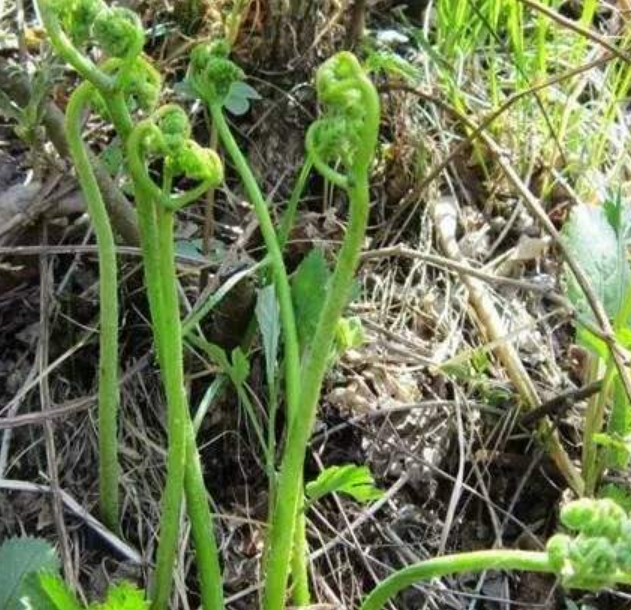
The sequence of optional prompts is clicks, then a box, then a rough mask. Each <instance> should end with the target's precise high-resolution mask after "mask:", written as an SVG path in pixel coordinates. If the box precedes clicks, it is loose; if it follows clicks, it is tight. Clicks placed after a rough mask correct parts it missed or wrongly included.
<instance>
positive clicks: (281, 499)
mask: <svg viewBox="0 0 631 610" xmlns="http://www.w3.org/2000/svg"><path fill="white" fill-rule="evenodd" d="M316 86H317V91H318V97H319V99H320V101H321V103H322V104H323V106H324V109H325V116H324V118H323V119H321V120H320V121H317V122H316V123H315V124H314V125H313V126H312V127H311V128H310V130H309V132H308V135H307V150H308V153H309V155H310V159H311V161H312V162H313V164H314V166H315V168H316V169H317V170H318V171H319V172H320V173H322V174H323V175H324V176H325V177H326V178H327V179H329V180H331V181H332V182H333V183H334V184H336V185H337V186H339V187H340V188H343V189H344V190H346V191H347V193H348V198H349V204H350V219H349V223H348V227H347V231H346V237H345V239H344V243H343V245H342V248H341V250H340V252H339V254H338V260H337V264H336V267H335V271H334V273H333V276H332V278H331V280H330V284H329V286H328V287H327V297H326V299H325V302H324V306H323V308H322V311H321V313H320V316H319V320H318V324H317V327H316V331H315V335H314V337H313V339H312V342H311V345H310V346H309V348H308V349H307V353H306V356H305V361H304V364H303V367H302V373H301V383H300V387H301V393H300V417H297V418H294V419H293V420H292V421H291V422H290V426H289V433H288V437H287V442H286V447H285V451H284V454H283V459H282V463H281V470H280V476H279V480H278V492H277V498H278V499H277V501H276V506H275V508H274V511H273V516H272V525H271V532H270V540H269V552H268V564H267V578H266V582H265V592H264V598H263V607H264V608H265V610H281V609H282V608H283V607H284V603H285V592H286V588H287V580H288V566H289V563H290V558H291V555H292V538H293V536H294V532H295V529H296V520H297V518H298V510H299V507H300V506H301V499H302V498H303V472H302V471H303V466H304V459H305V453H306V449H307V444H308V442H309V438H310V436H311V431H312V428H313V424H314V422H315V417H316V412H317V406H318V402H319V398H320V391H321V388H322V382H323V379H324V375H325V372H326V369H327V364H328V361H329V354H330V349H331V345H332V342H333V340H334V336H335V329H336V326H337V323H338V321H339V319H340V317H341V315H342V313H343V310H344V308H345V307H346V304H347V302H348V298H349V294H350V290H351V286H352V281H353V276H354V274H355V270H356V268H357V265H358V262H359V255H360V252H361V247H362V242H363V239H364V235H365V232H366V226H367V222H368V207H369V192H368V189H369V185H368V178H369V171H370V166H371V164H372V160H373V157H374V154H375V149H376V146H377V137H378V131H379V121H380V108H379V97H378V94H377V92H376V90H375V87H374V85H373V84H372V82H371V81H370V79H369V78H368V77H367V76H366V74H365V73H364V71H363V69H362V68H361V66H360V65H359V62H358V61H357V59H356V58H355V56H354V55H352V54H351V53H339V54H337V55H335V56H333V57H332V58H331V59H329V60H328V61H327V62H325V63H324V64H323V65H322V66H321V67H320V69H319V70H318V74H317V79H316ZM336 159H337V160H339V162H340V163H341V164H342V165H343V167H344V169H345V173H344V174H342V173H340V172H338V170H337V169H335V168H334V167H332V166H331V162H332V161H334V160H336ZM297 559H298V561H304V558H297Z"/></svg>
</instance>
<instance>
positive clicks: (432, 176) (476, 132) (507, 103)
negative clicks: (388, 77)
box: [386, 53, 615, 241]
mask: <svg viewBox="0 0 631 610" xmlns="http://www.w3.org/2000/svg"><path fill="white" fill-rule="evenodd" d="M614 58H615V55H614V54H613V53H607V54H606V55H603V56H602V57H599V58H597V59H595V60H593V61H590V62H588V63H586V64H583V65H582V66H578V67H576V68H573V69H572V70H568V71H567V72H563V74H559V75H557V76H553V77H551V78H549V79H547V80H545V81H542V82H541V83H538V84H536V85H533V86H532V87H529V88H528V89H524V90H522V91H517V92H516V93H514V94H513V95H511V96H509V97H508V98H506V100H504V102H503V103H502V104H501V105H500V106H498V107H497V108H496V109H495V110H492V111H491V112H489V113H488V114H487V115H486V116H484V117H483V118H482V121H480V123H479V124H477V125H476V124H474V123H473V122H472V121H471V120H470V119H469V118H468V117H466V116H464V115H463V114H462V113H460V112H459V111H458V110H456V108H454V107H453V106H451V105H450V104H449V103H448V102H445V101H444V100H442V99H440V98H438V97H435V96H433V95H431V94H430V93H428V92H427V91H424V90H423V89H419V88H416V87H412V86H410V85H404V84H399V83H397V84H389V85H388V86H387V87H386V90H392V91H395V90H396V91H405V92H406V93H412V94H414V95H416V96H417V97H419V98H421V99H424V100H426V101H429V102H430V103H432V104H436V105H437V106H439V107H440V108H442V109H443V110H444V111H446V112H448V113H449V114H451V115H452V116H454V117H455V118H456V119H458V120H459V121H462V122H464V123H465V124H466V125H467V126H468V127H469V128H470V129H471V133H469V134H467V137H466V138H465V139H464V140H462V141H461V142H460V143H459V144H457V145H456V146H455V147H454V148H453V150H452V151H451V152H450V153H449V154H448V155H447V157H445V158H444V159H443V160H442V161H439V162H438V164H437V165H435V166H434V167H433V168H431V169H430V170H429V172H428V173H427V175H426V176H425V177H424V178H423V180H422V181H421V182H420V183H419V184H418V185H417V186H415V188H414V192H413V194H412V198H413V199H416V202H415V203H414V206H413V208H412V210H411V212H410V214H409V215H408V219H407V220H406V221H405V222H404V223H403V225H402V226H400V227H399V229H398V232H397V235H396V237H395V239H394V241H398V238H399V236H400V235H401V234H402V233H403V231H404V230H405V228H406V227H407V225H408V223H409V222H410V219H411V218H412V217H413V216H414V213H415V212H416V210H417V209H418V207H419V205H420V200H419V197H420V195H421V193H423V192H424V191H425V189H426V188H427V187H428V186H429V185H430V184H431V183H432V182H433V181H434V180H436V178H438V176H440V174H442V172H443V171H445V170H446V169H447V168H448V167H449V165H450V164H451V163H452V162H453V161H454V159H455V158H456V157H458V155H461V154H462V153H463V152H465V151H466V150H467V148H468V147H469V146H470V145H471V143H473V142H474V141H475V140H477V139H478V138H479V137H480V134H481V133H482V132H483V131H484V130H486V129H487V128H488V127H490V126H491V125H492V124H493V123H494V122H495V121H496V120H497V119H498V118H499V117H501V116H502V115H503V114H504V113H506V112H508V110H510V108H511V107H512V106H514V105H515V104H516V103H517V102H518V101H519V100H521V99H523V98H525V97H528V96H529V95H532V94H534V93H537V92H539V91H541V90H543V89H547V88H549V87H553V86H554V85H558V84H559V83H562V82H564V81H566V80H569V79H571V78H574V77H575V76H580V75H581V74H584V73H586V72H589V71H590V70H593V69H594V68H598V67H600V66H604V65H605V64H607V63H609V62H610V61H611V60H612V59H614ZM407 208H408V206H406V205H403V206H401V208H400V209H399V210H398V211H397V213H396V214H395V215H394V216H393V218H392V219H391V220H390V222H389V225H390V226H395V224H396V221H397V220H398V219H399V218H400V217H401V215H402V214H403V213H405V211H406V210H407Z"/></svg>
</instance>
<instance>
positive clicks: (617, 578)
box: [360, 499, 631, 610]
mask: <svg viewBox="0 0 631 610" xmlns="http://www.w3.org/2000/svg"><path fill="white" fill-rule="evenodd" d="M561 522H562V523H563V524H564V525H565V526H566V527H567V528H568V529H570V530H573V531H574V532H575V535H573V536H568V535H565V534H557V535H555V536H552V538H550V540H548V544H547V546H546V550H545V551H541V552H533V551H518V550H506V549H497V550H489V551H473V552H470V553H457V554H455V555H446V556H444V557H436V558H433V559H428V560H427V561H422V562H420V563H418V564H416V565H412V566H409V567H407V568H404V569H402V570H399V571H398V572H395V573H394V574H392V575H391V576H390V577H388V578H386V580H384V581H383V582H381V583H379V584H378V585H377V587H376V588H375V589H373V591H372V592H371V593H370V594H369V595H368V597H366V598H365V599H364V601H363V603H362V604H361V606H360V610H381V608H383V607H384V606H385V605H386V604H387V603H388V601H390V600H391V599H392V598H393V597H394V596H395V595H397V594H398V593H399V592H401V591H402V590H403V589H406V588H407V587H411V586H412V585H415V584H418V583H420V582H423V581H428V580H431V579H432V578H439V577H441V576H446V575H450V574H459V573H463V572H468V573H471V572H473V573H476V572H484V571H485V570H523V571H529V572H547V573H550V574H555V575H556V576H558V577H559V579H560V580H561V584H562V585H563V586H564V587H566V588H568V589H584V590H589V591H595V590H599V589H603V588H605V587H611V586H614V585H616V584H626V585H628V584H631V519H630V518H629V516H628V515H627V514H626V512H625V511H624V510H623V509H622V508H621V507H620V506H619V505H618V504H616V503H615V502H613V501H612V500H608V499H603V500H590V499H583V500H577V501H575V502H571V503H570V504H568V505H567V506H565V507H564V508H562V509H561Z"/></svg>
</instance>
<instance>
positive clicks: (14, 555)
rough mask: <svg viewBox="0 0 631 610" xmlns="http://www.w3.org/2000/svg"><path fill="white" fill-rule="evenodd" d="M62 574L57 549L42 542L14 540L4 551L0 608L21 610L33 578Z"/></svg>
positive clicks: (1, 551)
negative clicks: (41, 574)
mask: <svg viewBox="0 0 631 610" xmlns="http://www.w3.org/2000/svg"><path fill="white" fill-rule="evenodd" d="M42 570H46V571H49V572H56V571H58V570H59V559H58V558H57V554H56V552H55V549H54V548H53V547H52V546H51V545H50V544H48V542H46V541H45V540H41V539H39V538H12V539H10V540H7V541H5V542H4V543H3V544H2V546H1V547H0V608H2V610H19V608H20V604H19V599H20V596H21V593H22V591H21V589H22V586H23V584H24V581H25V579H26V577H27V576H28V575H29V574H33V573H36V572H40V571H42Z"/></svg>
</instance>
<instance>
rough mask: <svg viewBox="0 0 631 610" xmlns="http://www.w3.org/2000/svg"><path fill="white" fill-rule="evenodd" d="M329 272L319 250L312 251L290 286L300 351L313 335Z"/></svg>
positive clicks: (301, 264) (324, 295)
mask: <svg viewBox="0 0 631 610" xmlns="http://www.w3.org/2000/svg"><path fill="white" fill-rule="evenodd" d="M330 274H331V272H330V271H329V268H328V266H327V263H326V260H325V258H324V255H323V254H322V252H321V251H320V250H312V251H311V252H309V254H308V255H307V256H306V257H305V258H304V259H303V260H302V262H301V263H300V265H298V269H296V273H295V274H294V277H293V280H292V286H291V292H292V297H293V301H294V309H295V312H296V327H297V331H298V341H299V342H300V347H301V350H302V351H304V350H305V348H306V347H307V345H309V340H310V339H311V337H313V335H314V334H315V330H316V326H317V325H318V318H319V317H320V312H321V311H322V307H323V306H324V300H325V298H326V291H327V285H328V282H329V277H330Z"/></svg>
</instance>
